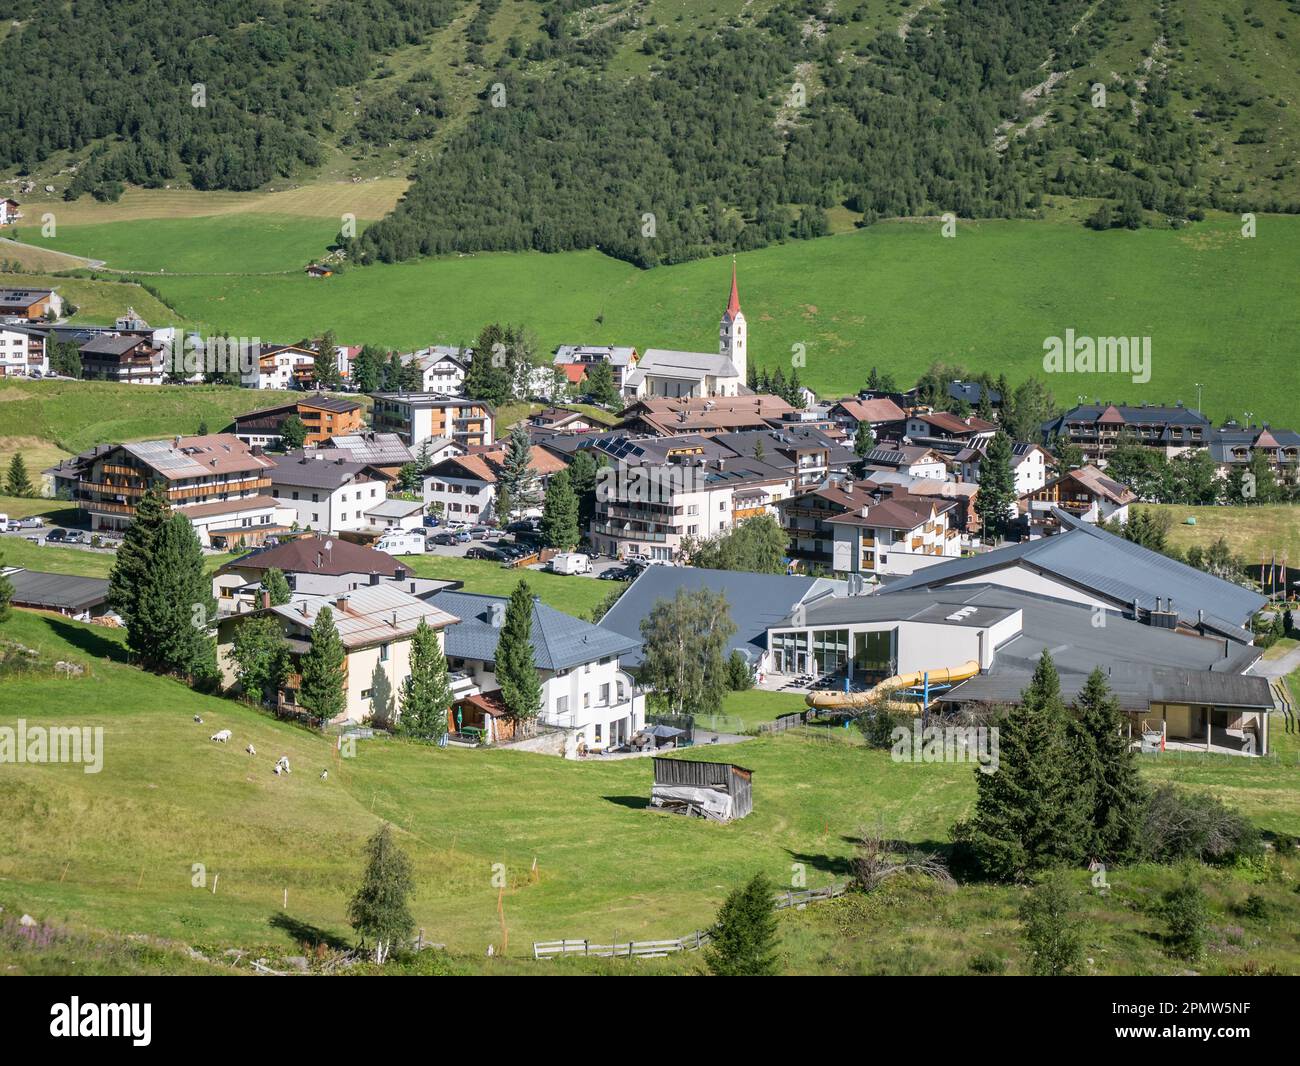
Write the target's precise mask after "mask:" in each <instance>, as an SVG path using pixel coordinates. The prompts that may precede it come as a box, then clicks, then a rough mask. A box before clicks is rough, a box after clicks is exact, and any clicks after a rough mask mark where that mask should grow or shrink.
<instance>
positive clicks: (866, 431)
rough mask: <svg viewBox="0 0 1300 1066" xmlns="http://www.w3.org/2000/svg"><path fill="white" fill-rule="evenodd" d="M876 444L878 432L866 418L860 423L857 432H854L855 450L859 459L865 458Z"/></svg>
mask: <svg viewBox="0 0 1300 1066" xmlns="http://www.w3.org/2000/svg"><path fill="white" fill-rule="evenodd" d="M875 446H876V434H875V433H874V432H873V431H872V429H871V423H870V422H868V421H867V420H866V419H865V418H864V419H863V420H862V421H861V422H859V423H858V428H857V432H855V433H854V434H853V452H854V454H855V455H857V457H858V459H859V460H863V461H864V460H865V459H866V458H867V456H868V455H870V454H871V452H872V450H873V449H874V448H875Z"/></svg>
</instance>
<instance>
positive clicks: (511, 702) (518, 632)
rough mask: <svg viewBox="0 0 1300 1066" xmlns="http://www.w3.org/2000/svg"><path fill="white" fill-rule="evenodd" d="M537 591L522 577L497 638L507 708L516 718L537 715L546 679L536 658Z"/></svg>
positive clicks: (499, 675) (498, 669)
mask: <svg viewBox="0 0 1300 1066" xmlns="http://www.w3.org/2000/svg"><path fill="white" fill-rule="evenodd" d="M532 633H533V594H532V591H531V590H530V589H529V588H528V582H527V581H522V580H521V581H520V582H519V584H518V585H516V586H515V590H514V592H512V593H511V594H510V602H509V604H507V606H506V616H505V621H504V623H503V624H502V626H501V636H500V638H498V640H497V650H496V664H497V667H496V677H497V684H498V685H500V686H501V698H502V700H503V701H504V703H505V705H506V709H507V710H508V711H509V712H510V713H511V714H512V715H514V716H515V717H516V718H519V719H522V720H527V719H530V718H535V717H536V716H537V713H538V711H540V710H541V706H542V682H541V678H540V677H538V674H537V666H536V664H535V662H534V660H533V643H532Z"/></svg>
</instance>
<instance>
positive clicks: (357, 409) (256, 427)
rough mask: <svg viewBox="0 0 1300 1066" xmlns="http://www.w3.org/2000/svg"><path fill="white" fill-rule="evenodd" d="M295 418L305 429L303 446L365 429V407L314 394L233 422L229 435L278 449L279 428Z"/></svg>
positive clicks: (353, 402) (253, 413)
mask: <svg viewBox="0 0 1300 1066" xmlns="http://www.w3.org/2000/svg"><path fill="white" fill-rule="evenodd" d="M294 415H296V416H297V417H298V418H299V419H300V420H301V421H302V424H303V425H304V426H305V427H306V429H307V436H306V438H305V443H306V444H308V445H313V444H321V443H323V442H325V441H327V440H329V439H330V438H331V437H333V436H336V435H344V436H346V435H349V434H353V433H360V432H361V431H362V430H363V429H364V428H365V422H364V415H365V407H364V405H362V404H360V403H358V402H357V401H356V400H343V399H336V398H334V397H331V396H325V395H322V394H314V395H311V396H306V397H304V398H303V399H301V400H295V401H294V402H293V403H282V404H278V405H277V406H275V407H267V408H263V409H262V410H261V411H252V412H250V413H248V414H246V415H239V416H237V417H236V418H235V422H234V425H233V426H232V427H231V432H232V433H234V434H235V436H236V437H238V438H239V439H240V440H242V441H243V442H244V443H245V444H257V445H261V446H262V447H264V448H277V447H280V446H281V445H282V444H283V442H284V441H283V437H282V436H281V432H280V431H281V427H282V426H283V425H284V423H285V420H286V419H288V418H290V417H291V416H294Z"/></svg>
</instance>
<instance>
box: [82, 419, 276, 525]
mask: <svg viewBox="0 0 1300 1066" xmlns="http://www.w3.org/2000/svg"><path fill="white" fill-rule="evenodd" d="M76 462H77V467H76V478H77V487H76V491H75V494H74V500H75V502H76V504H77V506H78V508H79V509H80V510H82V511H84V512H85V513H86V515H87V516H88V517H89V519H90V528H91V529H92V530H109V531H119V532H120V531H124V530H126V529H127V528H128V527H129V526H130V524H131V521H132V519H133V517H134V515H135V508H136V504H137V503H138V502H139V500H140V497H141V496H143V495H144V494H145V492H146V491H148V489H150V488H151V487H154V486H158V487H161V488H163V489H164V490H165V494H166V496H167V501H168V503H169V504H170V505H171V507H172V509H173V510H174V511H177V512H179V513H181V514H183V515H185V517H186V518H188V519H189V520H190V522H191V523H192V524H193V526H194V531H195V533H196V534H197V535H198V538H199V542H200V543H201V544H203V545H204V546H205V547H233V546H235V545H237V544H243V545H254V544H260V543H262V542H263V541H264V540H265V539H266V537H267V536H269V535H271V534H276V533H283V532H286V531H287V529H288V526H287V525H286V524H285V523H284V521H283V518H284V517H285V516H284V514H283V513H282V511H281V509H280V507H279V505H278V504H277V502H276V500H275V497H274V496H271V495H269V494H268V490H269V489H270V488H271V478H270V470H271V468H272V466H273V464H272V462H271V460H270V459H268V458H267V457H266V456H264V455H261V454H259V450H258V449H256V448H250V447H249V446H248V445H246V444H245V443H244V442H243V441H241V440H240V439H239V438H238V437H236V436H234V435H233V434H230V433H212V434H208V435H207V436H202V437H176V438H174V439H172V440H169V441H168V440H150V441H137V442H134V443H130V444H115V445H112V446H111V447H108V448H107V449H105V450H103V451H97V450H92V451H91V452H87V453H83V455H82V456H79V457H78V458H77V460H76Z"/></svg>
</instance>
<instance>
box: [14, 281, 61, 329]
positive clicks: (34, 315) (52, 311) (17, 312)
mask: <svg viewBox="0 0 1300 1066" xmlns="http://www.w3.org/2000/svg"><path fill="white" fill-rule="evenodd" d="M62 314H63V297H61V296H60V295H59V293H58V290H57V289H31V288H25V287H20V288H0V319H3V318H20V319H26V320H27V321H28V322H37V321H40V320H42V319H46V318H58V317H59V316H60V315H62Z"/></svg>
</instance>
